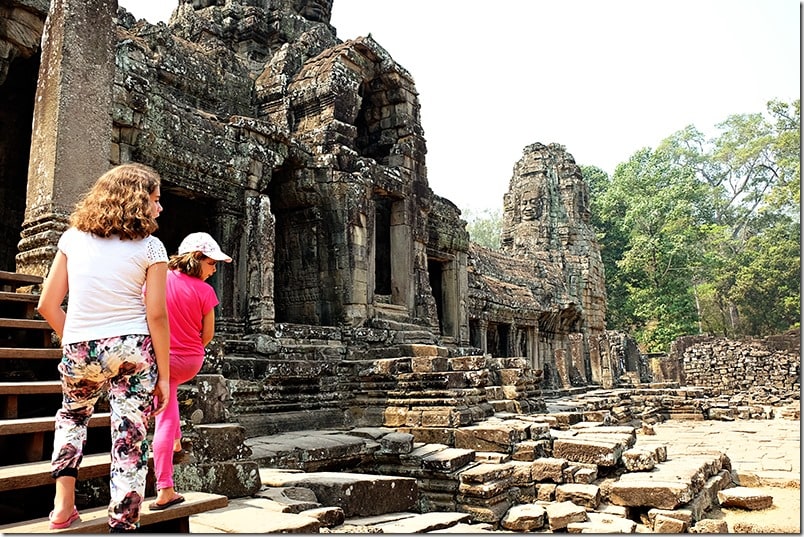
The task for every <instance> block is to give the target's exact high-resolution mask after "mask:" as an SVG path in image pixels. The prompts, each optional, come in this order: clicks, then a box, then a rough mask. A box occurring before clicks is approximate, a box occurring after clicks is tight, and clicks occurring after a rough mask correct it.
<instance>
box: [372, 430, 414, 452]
mask: <svg viewBox="0 0 804 537" xmlns="http://www.w3.org/2000/svg"><path fill="white" fill-rule="evenodd" d="M380 447H381V448H382V451H383V452H385V453H396V454H402V453H410V452H411V451H413V435H412V434H409V433H388V434H386V435H385V436H383V437H382V438H380Z"/></svg>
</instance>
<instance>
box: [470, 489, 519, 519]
mask: <svg viewBox="0 0 804 537" xmlns="http://www.w3.org/2000/svg"><path fill="white" fill-rule="evenodd" d="M510 508H511V502H510V501H509V500H508V499H507V497H506V495H505V494H501V495H500V496H498V497H497V498H496V499H495V500H494V501H488V503H486V504H484V505H475V504H471V503H459V504H458V511H460V512H462V513H468V514H469V515H471V517H472V520H473V521H476V522H488V523H491V524H496V523H498V522H499V521H500V520H502V518H503V517H504V516H505V513H507V512H508V510H509V509H510Z"/></svg>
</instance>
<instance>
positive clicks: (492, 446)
mask: <svg viewBox="0 0 804 537" xmlns="http://www.w3.org/2000/svg"><path fill="white" fill-rule="evenodd" d="M527 436H528V430H527V428H526V427H522V426H511V425H507V424H504V423H499V424H494V423H485V424H482V425H475V426H472V427H462V428H460V429H457V430H456V431H455V447H456V448H462V449H473V450H475V451H498V452H500V453H511V452H513V446H515V445H516V444H518V443H519V442H522V441H524V440H527V439H528V438H527Z"/></svg>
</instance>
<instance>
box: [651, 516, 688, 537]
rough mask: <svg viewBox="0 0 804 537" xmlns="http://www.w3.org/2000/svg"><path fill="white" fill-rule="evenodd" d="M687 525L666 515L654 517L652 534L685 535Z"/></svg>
mask: <svg viewBox="0 0 804 537" xmlns="http://www.w3.org/2000/svg"><path fill="white" fill-rule="evenodd" d="M688 526H689V525H688V524H687V523H686V522H684V521H683V520H679V519H677V518H673V517H669V516H667V515H656V518H655V519H654V521H653V532H654V533H686V532H687V527H688Z"/></svg>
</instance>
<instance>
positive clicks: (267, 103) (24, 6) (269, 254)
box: [0, 0, 638, 434]
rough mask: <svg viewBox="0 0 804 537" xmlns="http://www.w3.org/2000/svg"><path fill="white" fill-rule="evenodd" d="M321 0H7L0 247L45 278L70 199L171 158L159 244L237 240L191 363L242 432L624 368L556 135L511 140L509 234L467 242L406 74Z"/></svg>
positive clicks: (448, 412) (464, 413)
mask: <svg viewBox="0 0 804 537" xmlns="http://www.w3.org/2000/svg"><path fill="white" fill-rule="evenodd" d="M331 10H332V0H329V1H327V0H309V1H308V0H271V1H267V0H227V1H226V2H223V1H222V0H220V1H216V0H193V1H192V2H190V1H182V2H180V3H179V4H178V6H177V8H176V9H175V11H174V12H173V15H172V17H171V19H170V22H169V24H167V25H166V24H164V23H159V24H156V25H152V24H149V23H147V22H146V21H144V20H140V21H136V20H135V19H134V17H133V16H132V15H131V14H129V13H128V12H126V11H125V10H124V9H123V8H118V6H117V2H116V1H114V0H87V1H82V2H73V1H67V0H53V2H52V3H50V2H48V1H46V0H14V1H12V2H10V3H9V2H4V4H3V6H2V8H0V21H2V24H0V103H2V106H0V124H2V126H3V128H2V129H0V162H2V166H0V196H2V199H3V203H2V204H0V269H3V270H7V271H16V272H19V273H24V274H32V275H39V276H44V275H45V273H46V270H47V267H48V266H49V264H50V261H51V259H52V257H53V255H54V252H55V245H56V243H57V240H58V238H59V236H60V234H61V233H62V232H63V231H64V229H65V228H66V222H67V216H68V215H69V213H70V211H71V209H72V206H73V204H74V202H75V201H76V199H77V197H78V196H79V195H80V194H81V193H82V192H83V191H84V190H85V189H87V188H88V187H89V185H90V184H91V183H92V182H94V180H95V178H97V177H98V176H99V175H100V174H101V173H103V172H104V171H105V170H106V169H108V168H109V167H110V166H111V165H115V164H118V163H122V162H128V161H138V162H143V163H145V164H148V165H150V166H153V167H154V168H155V169H156V170H158V171H159V172H160V174H161V175H162V178H163V186H162V203H163V206H164V207H165V211H164V213H163V214H162V216H161V217H160V229H159V231H158V232H157V235H158V236H159V237H160V238H161V239H162V240H163V242H164V243H165V245H166V247H167V249H168V252H169V253H173V252H175V251H176V248H177V246H178V244H179V242H180V241H181V239H182V238H183V237H184V236H185V235H186V234H187V233H189V232H192V231H199V230H203V231H208V232H209V233H211V234H212V235H213V236H215V237H216V238H217V239H218V242H219V243H220V244H221V246H222V248H223V249H224V250H225V251H226V252H228V253H230V254H231V255H232V257H233V258H234V263H232V264H231V265H229V264H227V265H225V266H222V267H221V268H220V269H219V271H218V273H217V275H216V276H215V277H214V278H213V279H212V280H211V282H212V283H213V285H214V286H215V288H216V290H217V292H218V296H219V297H220V299H221V304H220V306H219V310H218V311H217V314H216V317H217V334H216V340H215V343H214V345H213V350H212V352H211V353H210V355H209V356H208V359H207V364H206V365H205V369H204V372H207V373H217V374H219V375H222V376H223V377H224V378H225V379H226V383H227V386H228V389H229V391H230V392H231V399H232V400H231V401H230V408H229V409H228V410H227V411H228V412H232V413H234V415H235V416H237V419H238V420H239V421H240V422H241V423H243V424H244V425H245V426H246V427H247V429H249V431H250V433H252V434H256V433H259V432H264V431H273V430H283V429H288V428H303V427H308V428H309V427H316V426H347V425H355V424H364V425H387V426H398V425H401V424H404V425H407V426H413V427H427V426H428V425H439V426H443V425H445V424H452V425H466V424H470V423H472V422H474V421H476V420H478V419H482V418H483V417H484V416H487V415H489V414H490V413H492V407H491V404H490V401H491V399H492V398H494V399H498V398H500V396H497V395H495V396H492V395H491V394H490V393H488V392H487V391H486V390H485V389H484V387H485V386H486V385H496V386H499V385H502V386H504V387H506V389H505V390H503V392H504V393H503V395H502V397H503V398H504V399H506V400H507V401H509V403H510V405H512V408H513V409H514V410H516V411H528V410H534V409H538V408H539V407H540V406H543V404H544V403H543V402H542V401H541V396H540V395H541V390H543V389H562V388H569V387H572V386H584V385H590V384H592V385H601V386H604V387H611V386H612V385H613V384H614V383H616V380H617V379H618V378H620V377H621V376H623V375H624V374H627V373H629V372H634V371H636V370H637V369H638V367H637V364H636V363H635V362H634V361H633V360H629V359H627V356H626V357H625V358H624V356H625V355H627V354H628V353H624V352H623V350H622V349H623V346H622V343H621V342H620V340H619V339H618V338H617V337H614V338H612V337H611V336H610V335H607V332H606V329H605V314H606V296H605V282H604V274H603V265H602V261H601V256H600V250H599V246H598V244H597V243H596V240H595V234H594V231H593V229H592V227H591V225H590V222H589V214H590V212H589V193H588V187H587V185H586V183H585V181H584V178H583V176H582V173H581V171H580V168H579V167H578V165H577V164H576V163H575V161H574V159H573V157H572V155H571V154H570V153H568V152H567V151H566V150H565V148H564V147H563V146H561V145H558V144H549V145H544V144H541V143H534V144H532V145H529V146H527V147H525V148H524V150H523V153H522V157H521V159H520V160H519V161H518V162H517V163H515V165H514V167H513V174H512V177H511V178H510V184H509V189H508V192H507V194H506V195H505V197H504V199H503V200H500V202H501V204H502V207H503V210H504V217H503V231H502V249H501V250H500V251H491V250H488V249H485V248H482V247H480V246H478V245H476V244H473V243H471V242H470V240H469V235H468V233H467V231H466V223H465V222H464V221H463V220H461V217H460V216H461V215H460V211H459V209H458V208H457V207H456V206H455V205H454V204H453V203H451V202H450V201H449V200H448V199H445V198H443V197H441V196H439V195H438V194H437V193H436V192H433V191H432V190H431V188H430V187H429V185H428V175H427V165H426V155H427V143H426V133H425V132H424V131H423V129H422V125H421V120H420V112H421V106H420V103H419V99H418V92H417V89H416V84H415V82H414V76H413V75H412V74H411V72H409V71H408V70H407V69H405V68H404V67H403V66H401V65H399V64H398V63H397V62H396V61H394V59H393V57H392V56H391V54H389V52H387V51H386V50H385V49H384V48H383V47H382V46H381V44H380V43H377V42H376V41H375V40H374V39H372V37H371V36H370V35H369V36H364V37H357V38H355V39H350V40H346V41H343V40H341V39H339V38H338V37H337V35H336V29H335V28H334V27H333V26H332V25H331V24H330V14H331ZM500 179H501V180H503V179H504V178H500ZM610 339H611V341H610ZM433 349H436V350H435V351H433ZM432 352H435V353H436V355H435V357H433V356H432V355H429V358H430V359H429V360H428V364H430V365H428V366H427V368H424V369H425V370H423V371H420V370H418V369H417V365H416V364H417V362H416V359H415V358H416V357H417V356H419V355H421V354H426V355H427V353H432ZM411 357H413V360H412V361H411ZM459 357H463V358H464V359H463V360H462V361H457V360H456V361H453V363H452V365H450V367H446V366H444V365H443V364H441V365H438V364H439V363H441V362H443V363H446V362H445V360H446V359H447V358H459ZM401 358H407V360H406V361H402V360H400V359H401ZM439 358H440V359H441V362H439ZM411 363H412V364H413V365H411ZM459 363H460V364H462V365H456V364H459ZM433 364H435V365H433ZM637 374H638V373H637ZM489 376H491V377H493V379H492V380H489Z"/></svg>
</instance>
